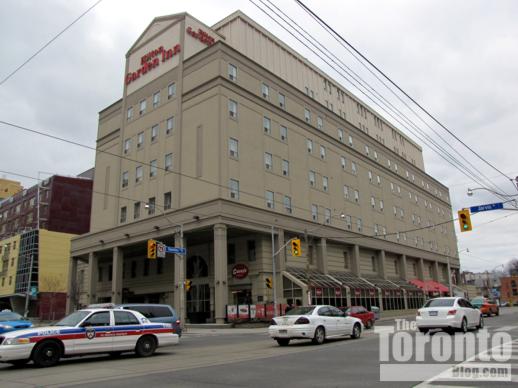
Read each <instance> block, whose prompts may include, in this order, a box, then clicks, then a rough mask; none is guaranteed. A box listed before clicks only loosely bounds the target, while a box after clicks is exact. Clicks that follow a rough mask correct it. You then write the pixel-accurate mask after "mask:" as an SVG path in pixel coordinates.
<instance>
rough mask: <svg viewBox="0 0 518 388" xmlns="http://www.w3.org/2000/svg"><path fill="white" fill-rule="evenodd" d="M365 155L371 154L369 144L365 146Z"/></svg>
mask: <svg viewBox="0 0 518 388" xmlns="http://www.w3.org/2000/svg"><path fill="white" fill-rule="evenodd" d="M365 155H367V156H369V146H368V145H366V146H365Z"/></svg>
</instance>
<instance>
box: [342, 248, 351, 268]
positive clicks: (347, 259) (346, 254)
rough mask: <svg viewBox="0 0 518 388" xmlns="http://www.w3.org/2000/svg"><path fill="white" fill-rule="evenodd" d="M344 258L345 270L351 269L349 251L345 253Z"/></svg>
mask: <svg viewBox="0 0 518 388" xmlns="http://www.w3.org/2000/svg"><path fill="white" fill-rule="evenodd" d="M343 256H344V268H345V269H349V267H350V264H349V253H348V252H347V251H343Z"/></svg>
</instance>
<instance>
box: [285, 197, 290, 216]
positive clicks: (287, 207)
mask: <svg viewBox="0 0 518 388" xmlns="http://www.w3.org/2000/svg"><path fill="white" fill-rule="evenodd" d="M284 210H286V212H288V213H290V214H291V211H292V210H291V197H288V196H287V195H285V196H284Z"/></svg>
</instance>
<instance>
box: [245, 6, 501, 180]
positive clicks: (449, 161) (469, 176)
mask: <svg viewBox="0 0 518 388" xmlns="http://www.w3.org/2000/svg"><path fill="white" fill-rule="evenodd" d="M260 1H261V2H262V3H263V4H264V2H263V1H262V0H260ZM250 2H251V3H252V4H254V5H255V6H256V7H257V8H259V9H260V10H261V11H262V12H263V13H265V14H266V15H267V16H268V17H270V18H271V19H272V20H273V21H274V22H275V23H277V24H278V25H279V26H280V27H281V28H283V29H284V30H285V31H286V32H288V33H289V34H290V35H292V36H293V37H294V38H295V39H297V40H298V41H299V42H300V43H301V44H302V45H304V46H305V47H306V48H307V49H309V50H310V51H311V52H313V54H315V55H316V56H317V57H319V58H320V59H321V60H322V61H324V62H325V63H326V64H327V65H328V66H330V67H331V68H332V69H333V70H334V71H335V72H337V73H338V74H339V75H340V76H341V77H343V78H344V79H345V80H346V81H347V82H349V83H351V84H352V85H353V86H354V87H356V88H357V89H358V90H359V91H360V92H361V93H362V94H364V95H365V96H366V97H367V98H368V99H369V100H371V101H372V102H373V103H374V104H376V105H377V106H378V107H380V108H381V109H382V110H383V111H384V112H385V113H387V114H388V115H390V116H391V117H392V118H393V119H394V120H396V121H397V122H398V123H399V124H400V125H402V126H403V127H404V128H406V129H407V130H409V131H410V132H412V133H413V134H414V135H415V136H416V137H417V138H418V139H419V140H421V141H422V142H423V143H424V144H426V145H427V146H428V147H430V149H431V150H432V151H434V152H436V153H437V154H438V155H439V156H440V157H442V158H443V159H444V160H445V161H446V162H448V163H449V164H451V165H452V166H453V167H454V168H456V169H458V170H459V171H460V172H461V173H463V174H464V175H465V176H466V177H468V178H470V179H471V180H473V181H474V182H475V183H477V184H479V185H481V186H484V184H483V183H481V182H480V181H477V180H476V179H475V178H474V176H476V174H474V173H473V172H471V171H469V169H468V168H467V167H466V166H465V165H463V164H462V162H460V161H458V160H456V159H455V158H454V157H453V156H452V155H451V154H450V153H448V152H447V151H445V150H444V149H443V148H442V147H441V146H440V145H438V144H437V143H436V142H435V141H434V140H433V139H432V138H431V137H429V136H428V135H427V134H426V133H425V132H423V131H422V130H420V129H419V128H418V127H417V126H416V125H415V123H413V122H412V124H413V126H414V127H415V128H416V129H417V130H418V131H419V132H420V133H422V134H423V135H424V136H425V137H427V138H428V139H430V142H431V143H433V144H434V145H435V146H436V147H437V148H438V149H439V150H440V151H442V152H444V153H446V154H447V155H448V158H447V157H445V156H444V155H441V153H440V152H439V151H437V150H435V149H434V147H432V146H430V145H429V144H428V142H427V141H426V140H425V139H423V138H422V137H421V136H419V135H417V134H416V133H414V131H412V130H411V129H410V128H408V127H407V126H406V125H405V124H403V123H402V122H401V121H400V120H399V119H398V118H396V117H394V116H393V115H392V114H391V113H390V112H388V111H387V110H386V109H385V108H383V107H382V106H381V105H379V104H378V103H377V102H376V101H374V100H373V98H371V97H370V96H369V95H367V93H366V92H364V91H363V90H362V89H360V88H358V86H357V85H355V84H354V82H352V81H351V80H349V79H348V78H347V77H345V76H344V75H343V74H342V73H340V72H338V71H337V70H336V69H335V68H334V67H333V66H332V65H331V64H330V63H329V62H328V61H327V60H326V59H324V58H322V57H321V56H320V55H319V54H318V53H316V52H315V51H314V50H313V49H312V48H310V47H308V45H307V44H305V43H304V42H302V41H301V40H300V39H299V38H298V37H297V36H295V35H294V34H293V33H292V32H291V31H289V30H288V29H287V28H286V27H285V26H284V25H283V24H281V23H279V22H278V21H277V20H276V19H274V18H273V17H272V16H271V14H270V13H268V12H266V11H265V10H264V9H263V8H261V7H260V6H259V5H257V4H256V3H254V1H252V0H250ZM264 5H265V6H266V7H268V8H269V9H270V11H272V12H273V13H275V14H276V15H277V16H278V17H280V18H281V19H282V20H283V21H284V22H285V24H288V25H290V27H291V28H293V29H294V30H295V31H296V32H297V33H298V34H300V35H302V34H301V33H300V32H299V30H301V29H302V30H303V31H305V30H304V29H303V28H301V27H300V26H298V25H297V27H298V28H297V29H295V28H294V27H293V26H292V25H291V24H290V23H289V22H287V21H286V20H285V19H283V18H282V17H281V16H279V15H278V14H277V12H275V10H273V9H271V8H270V7H269V6H268V5H266V4H264ZM276 8H277V7H276ZM281 12H282V11H281ZM283 14H284V13H283ZM288 18H289V17H288ZM290 20H291V19H290ZM295 24H296V23H295ZM306 34H308V33H307V32H306ZM303 37H304V36H303ZM304 39H305V40H307V41H309V39H308V38H307V37H304ZM312 39H313V40H315V41H317V40H316V39H314V38H312ZM309 42H310V43H311V44H312V45H313V46H314V47H316V46H315V44H313V43H312V42H311V41H309ZM317 43H318V44H319V45H320V46H321V47H324V46H322V45H321V44H320V43H319V42H318V41H317ZM316 48H317V50H319V51H320V52H322V53H323V54H324V55H325V56H326V57H328V58H329V59H330V60H331V61H332V62H334V63H335V64H336V65H338V66H339V67H341V68H342V70H343V71H345V72H346V73H347V74H348V75H349V76H350V77H352V78H353V79H354V80H355V81H356V82H358V83H359V84H360V85H361V86H363V87H364V88H365V86H364V85H363V84H362V81H363V79H361V77H359V76H358V75H357V74H356V73H354V71H352V70H351V69H349V68H348V67H347V65H345V64H344V63H343V62H341V61H340V60H339V59H338V58H336V56H334V55H333V54H331V55H333V57H335V58H336V59H337V60H338V61H339V62H340V63H342V65H343V66H345V67H346V68H347V69H348V70H349V71H350V72H352V73H354V74H355V75H356V76H357V77H358V78H360V80H361V81H358V80H357V79H356V78H355V76H353V75H351V74H350V72H349V71H348V70H345V69H344V68H343V67H342V66H340V65H339V64H338V63H337V62H336V61H335V60H333V59H332V58H330V56H329V55H327V54H326V53H324V52H323V51H322V50H321V49H320V48H318V47H316ZM324 49H325V47H324ZM326 51H328V52H329V50H327V49H326ZM363 82H364V81H363ZM364 83H365V82H364ZM367 85H368V84H367ZM368 86H369V88H370V89H371V90H373V91H374V92H375V93H376V94H378V95H379V93H377V92H376V91H375V89H373V88H372V87H370V85H368ZM374 97H375V98H376V99H379V97H377V96H374ZM381 98H382V99H384V98H383V96H381ZM384 100H385V99H384ZM384 105H386V104H385V103H384ZM389 105H391V106H392V107H393V105H392V104H390V102H389ZM394 108H395V107H394ZM395 109H396V110H397V108H395ZM392 110H393V109H392ZM398 112H399V110H398ZM399 113H400V115H401V112H399ZM405 118H406V116H405ZM406 119H407V122H408V121H409V119H408V118H406ZM450 159H452V160H453V161H452V160H450ZM468 163H469V162H468ZM459 166H460V167H462V168H463V169H464V170H466V171H467V173H466V172H465V171H463V170H462V169H461V168H460V167H459ZM493 186H494V187H496V185H494V184H493ZM496 188H498V187H496Z"/></svg>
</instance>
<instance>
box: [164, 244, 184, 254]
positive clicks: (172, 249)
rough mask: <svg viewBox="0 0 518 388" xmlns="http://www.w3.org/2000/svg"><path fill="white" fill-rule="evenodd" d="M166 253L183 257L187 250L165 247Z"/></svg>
mask: <svg viewBox="0 0 518 388" xmlns="http://www.w3.org/2000/svg"><path fill="white" fill-rule="evenodd" d="M166 252H167V253H174V254H177V255H185V254H186V253H187V249H185V248H176V247H169V246H167V247H166Z"/></svg>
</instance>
